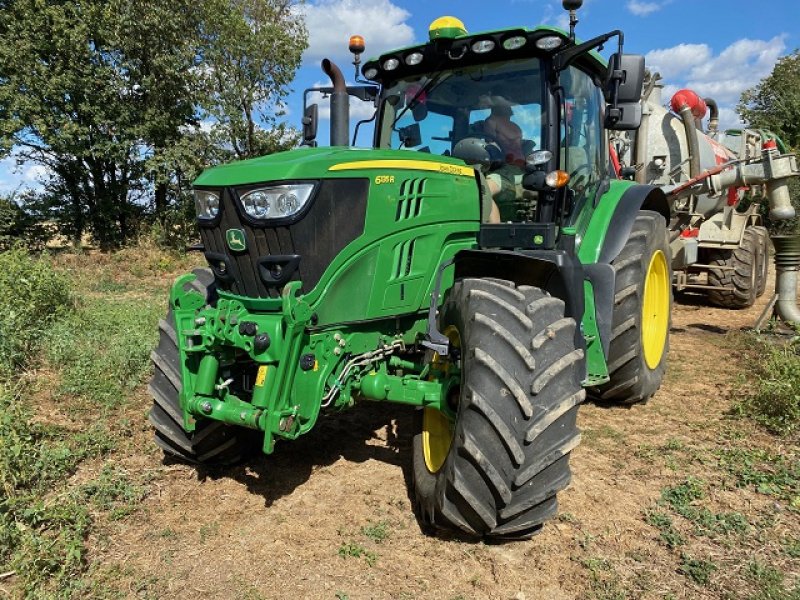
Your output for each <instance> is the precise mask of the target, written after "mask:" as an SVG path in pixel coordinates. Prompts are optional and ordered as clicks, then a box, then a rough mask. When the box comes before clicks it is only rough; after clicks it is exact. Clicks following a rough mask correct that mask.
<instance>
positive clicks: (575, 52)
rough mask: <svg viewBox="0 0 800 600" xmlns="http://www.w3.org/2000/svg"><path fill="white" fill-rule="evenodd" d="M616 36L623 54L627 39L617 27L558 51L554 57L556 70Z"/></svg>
mask: <svg viewBox="0 0 800 600" xmlns="http://www.w3.org/2000/svg"><path fill="white" fill-rule="evenodd" d="M615 36H616V37H618V38H619V52H620V54H621V53H622V44H623V42H624V41H625V36H624V34H623V33H622V31H620V30H619V29H615V30H614V31H609V32H608V33H604V34H602V35H598V36H597V37H596V38H592V39H591V40H589V41H587V42H583V43H582V44H578V45H577V46H571V47H569V48H565V49H564V50H562V51H560V52H557V53H556V54H555V56H554V57H553V67H554V68H555V70H556V71H563V70H564V69H566V68H567V67H569V66H570V65H571V64H572V63H573V62H575V59H577V58H578V57H579V56H580V55H581V54H584V53H586V52H589V51H590V50H594V49H595V48H597V47H599V46H602V45H603V44H605V43H606V42H607V41H608V40H610V39H611V38H613V37H615Z"/></svg>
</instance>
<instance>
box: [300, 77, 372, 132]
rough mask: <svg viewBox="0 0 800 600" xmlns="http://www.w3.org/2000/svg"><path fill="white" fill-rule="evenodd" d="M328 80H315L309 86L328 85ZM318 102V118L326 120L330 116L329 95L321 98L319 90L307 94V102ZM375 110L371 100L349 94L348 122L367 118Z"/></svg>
mask: <svg viewBox="0 0 800 600" xmlns="http://www.w3.org/2000/svg"><path fill="white" fill-rule="evenodd" d="M330 85H331V83H330V81H328V82H325V81H317V82H316V83H315V84H314V85H313V86H311V87H325V86H327V87H330ZM314 102H316V103H317V104H319V120H320V121H327V120H329V119H330V118H331V101H330V97H328V98H323V96H322V94H320V93H319V92H312V93H310V94H309V95H308V103H309V105H310V104H313V103H314ZM374 112H375V105H374V104H372V102H362V101H361V100H359V99H358V98H354V97H353V96H350V123H351V124H355V123H357V122H358V121H360V120H362V119H369V118H370V117H371V116H372V115H373V113H374Z"/></svg>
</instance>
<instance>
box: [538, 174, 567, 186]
mask: <svg viewBox="0 0 800 600" xmlns="http://www.w3.org/2000/svg"><path fill="white" fill-rule="evenodd" d="M544 182H545V183H546V184H547V185H549V186H550V187H551V188H555V189H559V188H562V187H564V186H565V185H567V184H568V183H569V173H567V172H566V171H550V172H549V173H548V174H547V175H545V177H544Z"/></svg>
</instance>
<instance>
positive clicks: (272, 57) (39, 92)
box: [0, 0, 306, 249]
mask: <svg viewBox="0 0 800 600" xmlns="http://www.w3.org/2000/svg"><path fill="white" fill-rule="evenodd" d="M0 6H1V7H2V10H0V36H2V39H3V44H0V156H2V155H3V154H4V153H6V154H7V153H8V152H11V151H12V150H13V152H14V155H15V156H16V157H17V158H18V159H20V160H26V161H31V162H34V163H37V164H40V165H44V166H45V167H47V169H48V172H49V173H50V179H49V181H48V182H47V184H46V185H45V193H44V200H43V202H44V204H45V205H46V206H47V209H48V211H50V213H51V214H52V216H53V218H54V219H55V220H56V221H57V222H59V223H61V224H62V225H63V231H64V232H65V233H68V234H69V235H70V236H71V238H72V239H73V240H74V242H75V243H76V244H77V243H80V239H81V237H82V236H83V234H85V233H87V232H88V233H91V234H92V236H93V237H94V239H95V240H96V241H97V242H98V243H99V244H100V246H101V247H102V248H104V249H110V248H113V247H116V246H118V245H120V244H122V243H124V242H125V241H126V240H127V239H129V238H130V237H131V236H132V235H134V234H135V229H136V222H137V221H138V220H140V219H141V218H142V217H143V215H144V214H145V213H146V212H148V209H149V208H150V207H151V206H152V207H153V210H154V211H155V213H156V214H158V215H164V214H166V212H167V211H168V209H169V207H170V206H171V205H173V204H179V205H181V206H185V205H186V189H187V188H188V182H189V181H191V179H192V178H193V177H194V176H195V175H196V174H197V172H199V170H200V169H201V168H203V167H204V166H208V163H207V162H202V161H200V162H199V161H198V157H201V158H202V159H203V160H204V161H205V160H208V161H211V162H214V161H217V160H224V159H227V158H228V157H230V156H234V157H237V158H243V157H248V156H254V155H257V154H262V153H267V152H270V151H274V150H275V149H276V148H278V147H281V146H282V145H285V144H286V143H287V142H291V141H293V139H294V138H293V137H292V135H291V134H290V133H288V131H287V130H286V129H285V126H283V125H282V124H280V123H279V122H278V119H279V117H280V116H281V111H280V102H281V100H282V99H283V98H285V96H286V94H287V93H288V84H289V82H290V81H291V79H292V78H293V76H294V72H295V70H296V69H297V67H298V65H299V61H300V55H301V53H302V51H303V49H304V48H305V46H306V41H305V40H306V34H305V28H304V26H303V24H302V20H301V19H300V17H299V16H298V13H297V11H296V10H295V9H294V4H293V3H292V1H291V0H283V1H278V0H148V2H141V1H140V0H111V1H108V2H106V1H103V0H72V1H68V0H5V1H3V2H2V4H0ZM207 118H210V119H211V121H212V122H214V123H215V124H216V125H215V127H214V129H213V130H212V132H211V133H210V134H209V133H208V132H207V131H205V130H204V129H203V128H201V127H200V126H199V125H200V121H201V119H207Z"/></svg>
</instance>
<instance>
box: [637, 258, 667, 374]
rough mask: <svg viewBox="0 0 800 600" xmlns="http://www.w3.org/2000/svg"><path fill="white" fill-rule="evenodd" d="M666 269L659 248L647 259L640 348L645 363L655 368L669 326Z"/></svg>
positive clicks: (661, 352)
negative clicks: (648, 260)
mask: <svg viewBox="0 0 800 600" xmlns="http://www.w3.org/2000/svg"><path fill="white" fill-rule="evenodd" d="M669 286H670V281H669V268H668V267H667V257H666V256H664V253H663V252H662V251H661V250H658V251H657V252H655V253H654V254H653V256H652V258H650V264H649V265H648V267H647V275H646V276H645V280H644V298H643V300H642V349H643V351H644V362H645V363H646V364H647V366H648V367H649V368H650V369H655V368H656V367H658V365H659V364H660V363H661V359H662V358H663V357H664V347H665V346H666V343H667V333H668V329H669Z"/></svg>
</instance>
